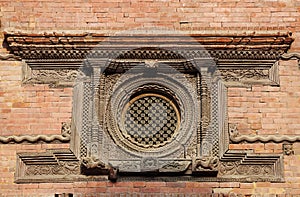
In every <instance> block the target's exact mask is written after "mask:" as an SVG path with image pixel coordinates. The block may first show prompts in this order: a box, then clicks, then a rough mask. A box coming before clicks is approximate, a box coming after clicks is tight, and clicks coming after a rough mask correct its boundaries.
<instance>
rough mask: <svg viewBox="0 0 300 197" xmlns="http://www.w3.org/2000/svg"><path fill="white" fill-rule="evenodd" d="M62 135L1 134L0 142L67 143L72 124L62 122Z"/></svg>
mask: <svg viewBox="0 0 300 197" xmlns="http://www.w3.org/2000/svg"><path fill="white" fill-rule="evenodd" d="M61 132H62V134H61V135H36V136H32V135H23V136H15V135H12V136H0V144H8V143H17V144H18V143H23V142H27V143H38V142H46V143H51V142H57V141H58V142H62V143H67V142H70V133H71V129H70V124H68V123H62V128H61Z"/></svg>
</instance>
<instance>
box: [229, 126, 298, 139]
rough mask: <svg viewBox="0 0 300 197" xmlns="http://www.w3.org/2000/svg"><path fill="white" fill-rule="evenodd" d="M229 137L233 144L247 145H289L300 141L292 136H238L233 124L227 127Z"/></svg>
mask: <svg viewBox="0 0 300 197" xmlns="http://www.w3.org/2000/svg"><path fill="white" fill-rule="evenodd" d="M229 137H230V141H231V142H233V143H240V142H248V143H255V142H262V143H268V142H275V143H282V142H289V143H293V142H299V141H300V136H292V135H240V134H239V132H238V130H237V128H236V125H233V124H230V125H229Z"/></svg>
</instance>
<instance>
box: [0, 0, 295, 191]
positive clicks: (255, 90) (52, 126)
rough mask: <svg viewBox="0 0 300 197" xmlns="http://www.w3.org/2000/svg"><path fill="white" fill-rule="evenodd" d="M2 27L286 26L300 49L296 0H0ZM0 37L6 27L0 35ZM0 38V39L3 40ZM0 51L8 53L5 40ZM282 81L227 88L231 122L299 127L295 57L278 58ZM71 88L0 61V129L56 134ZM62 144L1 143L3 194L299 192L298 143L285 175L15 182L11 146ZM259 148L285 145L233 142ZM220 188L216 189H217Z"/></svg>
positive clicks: (251, 127) (253, 128)
mask: <svg viewBox="0 0 300 197" xmlns="http://www.w3.org/2000/svg"><path fill="white" fill-rule="evenodd" d="M0 10H1V12H0V20H1V31H8V30H15V31H18V30H20V31H38V32H40V31H50V32H52V31H64V30H78V31H81V32H82V31H111V32H117V31H122V30H131V29H134V28H141V29H143V28H148V27H162V28H167V29H171V30H183V31H189V30H209V31H212V30H213V31H219V30H222V31H224V30H232V31H237V32H243V31H245V30H253V31H255V30H275V31H277V30H286V31H292V32H293V35H294V37H295V38H296V40H295V42H294V43H293V45H292V50H294V51H297V50H299V49H300V41H299V38H300V1H299V0H265V1H259V0H228V1H222V0H214V1H212V0H210V1H209V0H205V1H202V0H200V1H193V0H183V1H182V0H176V1H175V0H171V1H163V0H157V1H156V0H144V1H142V0H132V1H127V0H102V1H95V0H87V1H83V0H72V1H71V0H65V1H62V2H61V1H47V0H41V1H33V0H20V1H5V0H2V1H0ZM0 38H3V34H1V35H0ZM1 43H2V42H1ZM0 52H1V54H4V53H6V50H5V49H4V48H2V49H0ZM279 70H280V72H279V74H280V87H271V86H262V85H255V86H253V87H252V88H229V90H228V95H229V98H228V105H229V108H228V110H229V122H230V123H238V130H239V132H240V133H241V134H256V133H257V134H292V135H300V82H299V76H300V69H299V66H298V64H297V61H296V60H289V61H280V65H279ZM71 107H72V88H51V87H49V86H48V85H29V84H23V83H22V64H21V63H20V62H13V61H1V62H0V125H1V127H0V135H2V136H7V135H21V134H30V135H31V134H32V135H33V134H60V127H61V122H69V121H70V117H71ZM67 147H68V145H67V144H38V145H28V144H18V145H16V144H8V145H5V144H2V145H0V196H54V194H55V193H73V194H78V195H79V194H81V195H82V196H84V194H99V193H105V192H106V193H110V194H112V193H119V194H120V193H124V192H125V193H141V192H142V193H147V194H149V196H150V195H152V196H157V195H158V194H160V193H165V194H178V193H186V194H192V193H193V194H201V193H203V194H204V193H205V194H212V193H219V194H222V193H223V194H229V193H230V192H232V193H236V194H241V195H242V196H244V195H249V196H250V195H251V194H257V195H258V194H261V195H263V194H270V195H271V194H274V195H275V194H278V195H279V196H281V195H282V196H285V195H287V196H288V195H295V196H297V195H298V196H300V165H299V164H300V144H299V143H295V144H294V151H295V154H294V155H291V156H285V158H284V167H285V169H284V176H285V180H286V182H284V183H269V182H255V183H238V182H233V183H218V182H212V183H205V182H204V183H203V182H201V183H197V182H172V183H167V182H120V183H111V182H75V183H73V184H72V183H67V184H59V183H54V184H50V183H43V184H15V183H14V172H15V168H16V153H18V152H30V151H32V152H36V151H41V152H42V151H44V150H46V149H49V148H67ZM230 148H232V149H253V150H254V151H255V152H257V153H280V152H282V145H281V144H275V143H267V144H263V143H255V144H239V145H231V146H230ZM216 196H217V195H216Z"/></svg>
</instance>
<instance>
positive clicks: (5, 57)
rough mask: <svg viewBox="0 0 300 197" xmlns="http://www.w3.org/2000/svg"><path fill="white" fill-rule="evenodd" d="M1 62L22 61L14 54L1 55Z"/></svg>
mask: <svg viewBox="0 0 300 197" xmlns="http://www.w3.org/2000/svg"><path fill="white" fill-rule="evenodd" d="M0 60H1V61H20V60H22V58H21V57H18V56H16V55H13V54H0Z"/></svg>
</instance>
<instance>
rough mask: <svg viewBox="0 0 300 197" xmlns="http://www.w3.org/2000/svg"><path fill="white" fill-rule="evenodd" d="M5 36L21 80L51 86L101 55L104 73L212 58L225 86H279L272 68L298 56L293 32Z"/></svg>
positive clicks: (68, 82) (66, 81)
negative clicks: (21, 64)
mask: <svg viewBox="0 0 300 197" xmlns="http://www.w3.org/2000/svg"><path fill="white" fill-rule="evenodd" d="M4 35H5V42H6V43H7V45H8V46H9V50H10V52H11V54H10V55H6V56H3V58H4V59H5V58H8V59H11V58H14V57H18V58H21V59H22V60H24V61H25V62H26V64H27V65H28V67H29V69H27V70H28V72H26V73H25V76H24V82H26V83H45V84H50V85H52V86H72V85H73V82H74V79H75V78H76V71H77V70H78V68H80V67H82V66H83V61H84V60H85V59H91V60H93V59H95V60H97V59H99V58H109V59H111V60H112V62H110V65H109V66H108V67H107V68H106V69H107V72H115V71H116V68H117V70H118V72H119V71H124V70H126V69H128V67H132V66H134V65H136V64H140V63H142V62H144V63H145V64H146V65H151V64H148V63H149V61H150V60H156V61H157V60H159V61H160V62H164V61H165V60H170V59H171V60H173V61H172V62H171V65H172V66H175V67H176V68H177V69H179V70H183V71H184V70H189V69H190V67H191V66H193V64H194V65H195V63H193V62H194V61H198V60H197V59H202V60H201V61H202V63H200V64H199V63H197V65H200V66H205V65H207V64H210V63H209V62H211V60H212V61H213V62H214V64H216V65H217V69H219V70H220V74H221V76H222V78H223V80H224V81H225V82H226V83H227V85H233V86H249V85H251V84H258V83H259V84H270V85H278V80H277V79H278V77H276V75H278V74H277V73H278V72H276V68H273V67H274V65H276V61H277V60H279V59H280V58H282V59H290V58H294V57H299V55H297V54H296V53H292V54H290V55H288V54H285V53H286V52H287V50H288V49H289V47H290V45H291V43H292V42H293V40H294V39H293V38H292V37H291V32H277V33H267V32H263V33H260V32H251V33H242V34H237V33H228V32H227V33H226V32H222V33H205V34H203V33H202V34H199V33H191V34H186V35H182V34H178V33H176V32H174V33H173V34H170V33H168V34H163V33H161V32H160V33H157V34H154V33H153V34H151V33H149V32H148V33H145V32H144V33H143V32H140V33H136V34H129V35H127V34H124V35H119V36H111V37H110V36H109V35H107V34H99V33H75V34H74V33H73V34H72V33H59V32H55V33H22V32H5V33H4ZM178 43H182V44H184V45H183V47H180V48H178ZM74 46H75V47H74ZM0 57H1V56H0ZM145 59H148V60H146V61H145ZM205 59H208V60H209V61H206V60H205ZM124 60H125V61H124ZM131 60H134V61H131ZM176 61H177V63H176ZM165 63H167V62H165ZM176 64H177V66H176ZM153 65H154V64H153ZM155 65H158V64H155ZM275 67H276V66H275ZM274 76H275V77H274Z"/></svg>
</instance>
